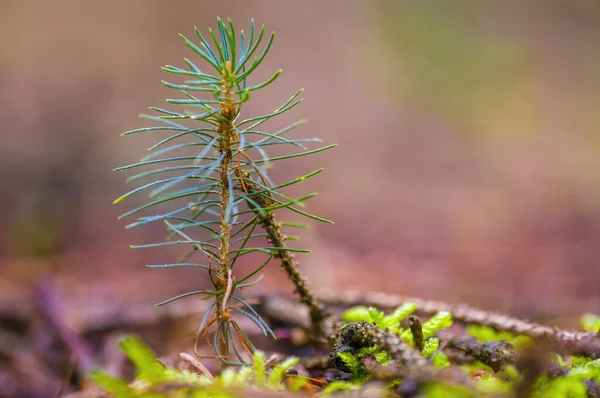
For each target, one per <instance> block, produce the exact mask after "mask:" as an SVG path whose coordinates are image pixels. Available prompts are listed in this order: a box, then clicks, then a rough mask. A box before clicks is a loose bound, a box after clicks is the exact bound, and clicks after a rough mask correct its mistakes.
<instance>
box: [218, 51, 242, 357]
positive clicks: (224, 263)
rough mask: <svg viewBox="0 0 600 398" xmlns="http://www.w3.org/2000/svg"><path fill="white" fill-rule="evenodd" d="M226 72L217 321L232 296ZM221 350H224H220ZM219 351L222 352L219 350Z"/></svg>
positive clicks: (231, 137)
mask: <svg viewBox="0 0 600 398" xmlns="http://www.w3.org/2000/svg"><path fill="white" fill-rule="evenodd" d="M226 66H227V69H226V70H224V71H223V84H222V86H221V96H222V97H223V100H222V101H221V110H220V112H219V117H218V119H217V120H218V121H219V125H218V128H217V131H218V132H219V136H220V138H219V145H218V149H219V153H220V154H221V155H222V156H223V160H222V161H221V165H220V166H219V174H220V179H221V181H220V185H221V236H220V240H221V245H220V247H219V264H218V266H217V270H216V272H215V278H214V281H215V290H218V291H224V293H222V294H220V295H218V296H217V306H216V308H217V310H216V311H217V318H218V319H221V318H222V317H223V314H224V312H225V308H226V307H227V302H225V301H226V300H227V299H228V297H229V296H230V294H231V291H230V289H228V286H230V285H231V281H230V280H229V279H230V278H231V272H230V267H229V264H230V260H229V246H230V235H229V232H230V229H231V223H230V220H229V217H228V214H227V213H228V206H229V202H230V200H231V198H230V186H229V172H230V163H231V161H232V159H233V151H232V143H233V142H234V141H235V130H234V126H233V120H234V119H235V116H236V115H237V109H236V107H235V105H233V93H232V89H233V87H232V85H231V84H230V82H229V79H228V76H229V75H230V74H231V64H230V63H229V62H227V64H226ZM222 348H224V347H222ZM221 352H224V350H222V351H221Z"/></svg>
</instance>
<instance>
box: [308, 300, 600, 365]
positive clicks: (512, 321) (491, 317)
mask: <svg viewBox="0 0 600 398" xmlns="http://www.w3.org/2000/svg"><path fill="white" fill-rule="evenodd" d="M319 296H320V297H321V300H322V301H323V302H324V303H325V304H328V305H341V306H348V307H350V306H355V305H372V306H375V307H377V308H379V309H381V310H383V309H391V308H395V307H398V306H399V305H402V304H403V303H407V302H412V303H415V304H416V305H417V311H418V312H421V313H424V314H436V313H437V312H440V311H448V312H450V313H451V314H452V319H453V320H454V321H457V322H461V323H464V324H479V325H486V326H491V327H493V328H494V329H497V330H506V331H509V332H511V333H514V334H523V335H526V336H530V337H533V338H547V339H549V340H551V341H556V342H560V343H564V342H577V341H582V342H586V343H588V344H591V345H593V346H595V344H592V343H589V342H594V341H599V343H598V352H599V353H600V339H598V336H596V335H595V334H593V333H587V332H577V331H570V330H563V329H558V328H552V327H549V326H544V325H540V324H538V323H534V322H529V321H524V320H521V319H517V318H513V317H510V316H508V315H503V314H498V313H495V312H488V311H483V310H480V309H477V308H473V307H470V306H468V305H465V304H448V303H444V302H440V301H431V300H424V299H420V298H416V297H407V296H398V295H392V294H386V293H376V292H360V291H348V292H341V293H331V292H322V293H321V292H320V295H319ZM588 348H589V347H588Z"/></svg>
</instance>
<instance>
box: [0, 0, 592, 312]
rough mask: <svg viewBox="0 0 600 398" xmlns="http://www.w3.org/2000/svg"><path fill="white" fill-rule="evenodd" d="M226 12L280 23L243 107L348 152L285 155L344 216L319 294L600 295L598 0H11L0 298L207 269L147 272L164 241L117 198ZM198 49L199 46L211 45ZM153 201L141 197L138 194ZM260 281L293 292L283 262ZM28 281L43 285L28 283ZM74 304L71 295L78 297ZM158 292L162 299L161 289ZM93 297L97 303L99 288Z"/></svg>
mask: <svg viewBox="0 0 600 398" xmlns="http://www.w3.org/2000/svg"><path fill="white" fill-rule="evenodd" d="M217 16H221V17H230V18H232V19H233V21H234V22H235V23H236V26H237V28H238V29H239V28H246V29H247V28H248V24H249V19H250V18H251V17H253V18H254V19H255V20H256V22H257V23H258V24H265V25H266V29H267V31H269V32H270V31H272V30H274V31H276V32H277V36H276V40H275V44H274V46H273V49H272V50H271V53H270V56H269V57H267V59H266V61H265V62H264V63H263V65H262V66H261V69H260V70H259V71H258V72H257V76H256V77H255V78H256V81H258V79H259V78H261V77H268V76H270V75H271V74H272V73H273V72H274V71H275V70H277V69H279V68H282V69H283V70H284V73H283V75H282V76H281V77H280V78H279V79H278V80H277V81H276V83H275V84H274V85H272V86H271V87H270V88H269V89H266V90H264V92H262V93H259V94H257V95H256V96H255V98H254V99H253V100H252V101H251V102H250V104H249V106H248V107H247V108H246V111H247V113H246V114H247V115H257V114H262V113H265V112H266V111H269V110H272V109H275V108H276V107H278V106H279V105H280V104H281V103H283V102H284V101H285V100H287V98H289V96H290V95H291V94H292V93H293V92H294V91H295V90H297V89H298V88H301V87H304V88H305V89H306V91H305V93H304V94H303V98H304V102H303V104H302V105H301V106H299V107H296V108H294V110H293V111H292V112H290V113H289V114H287V115H286V116H285V117H283V118H282V121H281V123H282V124H283V123H287V122H292V121H294V120H296V119H304V118H305V119H308V120H309V124H308V125H306V126H304V127H302V128H300V129H298V130H295V131H294V132H293V134H292V136H293V137H301V136H302V137H304V136H318V137H321V138H323V140H324V143H325V144H330V143H338V146H337V148H335V149H334V150H331V151H329V152H326V153H321V154H319V155H315V156H313V157H306V158H302V161H295V162H291V163H288V164H286V163H280V164H279V166H278V169H277V171H276V172H275V177H276V178H277V176H281V179H283V178H286V177H295V176H298V175H302V174H304V173H306V172H309V171H312V170H313V169H315V168H318V167H321V166H324V167H325V168H326V170H325V172H324V173H322V174H320V175H319V176H317V177H316V178H314V179H312V180H310V181H308V182H306V183H305V185H304V186H302V185H299V186H298V190H290V193H291V194H294V193H295V194H298V195H300V194H302V193H305V192H312V191H318V192H319V197H318V198H316V199H313V200H312V202H309V203H308V209H309V211H311V212H312V213H314V214H317V215H320V216H323V217H326V218H329V219H333V220H335V221H336V224H334V225H325V224H323V225H318V224H316V223H314V224H313V225H312V227H311V229H309V230H306V231H301V238H302V239H301V241H300V242H299V244H301V245H304V247H306V246H308V247H311V248H312V249H314V253H313V254H310V255H302V256H300V257H299V260H300V262H301V267H302V269H303V270H304V271H305V273H306V274H307V276H308V277H309V279H310V280H311V281H313V284H314V285H315V287H316V288H317V289H333V290H342V289H362V290H377V291H385V292H392V293H399V294H408V295H417V296H420V297H423V298H431V299H441V300H446V301H451V302H459V301H460V302H467V303H471V304H475V305H477V306H480V307H483V308H487V309H493V310H501V311H508V312H510V313H512V314H516V315H519V316H527V317H532V318H540V317H554V318H556V317H561V316H565V315H569V314H571V315H572V314H573V313H575V314H579V313H581V312H584V311H591V312H594V311H595V312H598V311H600V289H598V286H599V285H600V268H599V267H598V258H600V134H599V132H598V128H599V127H600V112H599V111H598V105H599V104H600V53H599V52H598V45H599V43H600V3H598V2H597V1H593V0H577V1H573V0H531V1H528V2H521V1H516V0H515V1H507V2H496V1H476V0H461V1H458V2H446V1H441V0H440V1H396V0H374V1H368V2H367V1H348V0H343V1H342V0H336V1H328V2H322V1H303V2H271V1H251V2H234V1H219V2H201V1H191V0H190V1H179V2H159V1H141V0H137V1H136V0H132V1H128V2H119V1H96V2H92V1H88V2H80V1H75V0H73V1H55V2H43V1H25V0H21V1H3V2H1V3H0V48H1V50H0V87H1V89H0V129H1V130H2V134H0V178H1V180H2V188H0V226H1V231H2V234H1V237H0V269H1V274H0V308H3V309H4V310H6V311H9V310H10V311H14V309H15V308H21V307H22V306H27V303H29V302H30V301H31V297H33V296H35V294H36V293H35V292H39V290H40V283H45V282H44V281H47V280H52V281H53V282H52V283H53V286H55V287H57V288H58V289H59V291H60V292H61V295H63V296H64V297H65V299H64V301H65V303H66V304H65V305H71V306H75V307H77V305H78V304H77V303H87V304H88V305H89V304H90V303H95V304H94V305H98V306H101V305H109V304H111V305H126V304H127V303H131V302H139V301H141V302H144V303H146V302H148V303H150V304H151V303H152V302H154V301H156V300H161V299H163V298H165V297H167V296H169V295H172V294H178V293H181V292H184V291H187V290H189V289H192V290H197V288H198V287H202V286H205V285H204V284H205V283H206V281H205V280H204V279H205V275H204V273H202V272H195V271H189V270H149V269H146V268H145V267H144V265H145V264H147V263H151V262H157V261H156V259H157V258H160V260H161V261H162V260H163V259H164V260H172V255H170V254H169V253H164V252H162V251H152V252H146V251H133V250H131V249H129V247H128V245H130V244H136V243H138V244H139V243H149V242H153V241H157V239H161V238H162V237H163V236H164V234H163V232H162V231H161V230H155V229H152V228H148V229H139V230H129V231H125V230H124V226H125V224H126V222H124V221H122V220H117V216H118V215H119V214H121V213H123V212H125V211H127V210H129V209H131V208H133V207H134V206H135V204H138V203H142V202H143V201H144V200H145V198H144V197H143V195H139V196H137V197H134V199H131V200H130V201H127V202H125V203H124V204H119V205H113V204H112V201H113V200H114V199H115V198H116V197H118V196H119V195H121V194H122V193H124V192H126V191H127V190H129V189H131V188H132V187H133V186H128V185H127V184H126V183H125V179H126V177H127V176H128V175H127V174H126V173H124V172H123V173H115V172H112V169H113V168H115V167H117V166H120V165H124V164H129V163H133V162H135V161H136V160H137V159H139V158H140V157H142V156H143V155H144V154H145V152H146V148H147V147H148V146H149V145H150V144H151V143H153V142H155V141H156V140H157V137H158V135H157V134H152V133H150V134H146V135H145V136H144V135H136V136H133V137H127V138H122V137H120V133H121V132H123V131H126V130H131V129H134V128H137V127H143V126H149V125H150V124H149V123H148V122H147V121H144V120H140V119H138V117H137V115H138V114H139V113H143V112H146V111H147V107H148V106H159V107H166V104H165V103H164V99H165V98H167V97H171V98H172V97H173V96H176V95H174V93H173V92H171V90H170V89H167V88H165V87H164V86H163V85H162V84H161V83H160V80H161V79H167V78H169V79H170V81H173V80H176V77H175V78H172V77H171V76H166V74H165V73H164V72H162V71H161V70H160V66H162V65H165V64H172V65H176V66H183V65H184V63H183V58H184V57H190V58H192V59H193V57H194V54H193V53H192V52H191V51H190V50H188V49H187V48H186V47H185V45H184V43H183V42H182V41H181V39H180V38H179V37H178V33H183V34H185V35H187V36H188V37H193V34H194V33H193V27H194V25H196V26H198V27H199V28H200V30H201V31H202V32H206V31H207V28H208V27H213V28H215V27H216V17H217ZM198 64H200V61H198ZM136 201H137V202H136ZM253 289H254V293H256V294H262V293H272V292H276V291H279V292H283V293H288V294H291V290H292V288H291V286H290V285H289V284H288V283H287V282H285V281H284V278H283V277H282V275H281V273H280V271H279V269H278V267H277V266H275V265H274V266H273V267H271V269H270V270H267V275H266V278H265V281H264V282H263V283H262V284H260V285H258V286H256V287H255V288H253ZM32 295H33V296H32ZM73 303H75V304H73ZM148 305H149V304H148ZM89 306H91V307H93V305H89Z"/></svg>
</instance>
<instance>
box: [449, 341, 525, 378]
mask: <svg viewBox="0 0 600 398" xmlns="http://www.w3.org/2000/svg"><path fill="white" fill-rule="evenodd" d="M445 348H446V349H448V350H455V351H459V352H460V353H462V354H464V355H466V356H469V357H471V358H472V359H473V360H474V361H480V362H482V363H483V364H485V365H487V366H489V367H490V368H492V369H493V370H494V372H499V371H500V370H501V369H502V368H503V367H504V366H506V365H514V364H516V363H517V360H518V359H519V355H518V354H517V352H516V351H515V349H514V348H513V346H512V345H511V344H509V343H507V342H506V341H504V340H501V341H489V342H487V343H485V344H482V343H480V342H478V341H477V340H475V338H474V337H470V336H460V337H453V338H452V339H451V340H450V341H449V342H448V344H446V347H445Z"/></svg>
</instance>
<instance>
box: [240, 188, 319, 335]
mask: <svg viewBox="0 0 600 398" xmlns="http://www.w3.org/2000/svg"><path fill="white" fill-rule="evenodd" d="M245 181H246V183H245V188H246V189H247V190H248V194H249V195H250V196H253V200H254V201H256V203H258V204H259V205H260V207H261V208H262V210H263V211H262V212H259V211H258V209H257V207H256V205H255V204H253V203H251V202H250V201H248V202H247V203H248V206H249V207H250V208H251V209H254V210H255V213H256V216H257V217H258V222H259V224H260V225H261V227H262V228H263V229H264V230H265V232H266V233H267V239H268V240H269V242H270V243H271V244H272V245H273V246H274V247H278V248H282V249H280V250H276V251H274V253H273V256H274V257H277V258H279V259H280V260H281V267H282V268H283V270H284V271H285V272H286V274H287V275H288V278H289V279H290V280H291V281H292V283H293V284H294V286H295V287H296V292H297V293H298V295H299V296H300V302H302V303H304V304H306V306H307V307H308V310H309V314H310V320H311V330H312V333H313V337H315V338H316V339H318V340H324V339H325V338H326V337H327V333H326V331H325V330H326V326H325V325H324V323H325V320H326V319H328V318H329V313H328V312H327V310H326V309H325V307H324V306H323V304H321V302H320V300H319V299H318V297H317V296H316V295H315V294H314V293H313V291H312V289H311V288H310V285H309V283H308V281H307V280H306V278H305V277H304V275H302V273H300V270H299V269H298V263H297V261H296V260H295V259H294V254H293V253H291V252H290V251H289V250H286V249H287V244H286V243H285V237H284V235H283V234H282V233H281V225H280V224H279V223H278V222H277V220H276V219H275V213H274V212H273V211H272V210H269V209H268V208H269V206H270V205H271V203H270V200H269V199H268V198H266V197H265V196H263V195H253V194H254V193H256V192H259V191H262V190H261V188H260V187H259V186H258V185H256V184H253V183H252V182H251V181H249V180H248V179H245Z"/></svg>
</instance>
